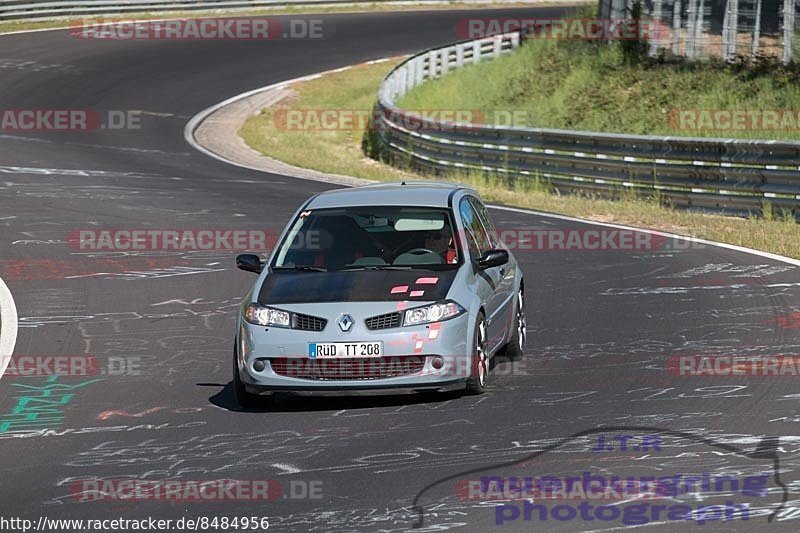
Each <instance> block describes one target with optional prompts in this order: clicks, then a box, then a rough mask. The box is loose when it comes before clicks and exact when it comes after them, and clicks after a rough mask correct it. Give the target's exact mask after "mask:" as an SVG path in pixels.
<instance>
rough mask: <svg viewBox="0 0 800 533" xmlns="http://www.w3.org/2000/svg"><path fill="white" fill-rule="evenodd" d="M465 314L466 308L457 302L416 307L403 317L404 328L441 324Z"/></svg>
mask: <svg viewBox="0 0 800 533" xmlns="http://www.w3.org/2000/svg"><path fill="white" fill-rule="evenodd" d="M463 312H464V308H463V307H461V306H460V305H458V304H457V303H455V302H438V303H435V304H431V305H426V306H425V307H415V308H414V309H408V310H407V311H406V314H405V316H404V317H403V325H404V326H418V325H420V324H430V323H431V322H441V321H442V320H448V319H450V318H453V317H454V316H458V315H460V314H461V313H463Z"/></svg>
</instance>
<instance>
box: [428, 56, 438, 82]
mask: <svg viewBox="0 0 800 533" xmlns="http://www.w3.org/2000/svg"><path fill="white" fill-rule="evenodd" d="M438 60H439V54H438V53H436V50H431V51H430V52H428V77H429V78H435V77H436V75H437V74H438V73H439V65H438V64H437V62H438Z"/></svg>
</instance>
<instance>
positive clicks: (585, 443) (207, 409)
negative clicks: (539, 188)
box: [0, 8, 800, 532]
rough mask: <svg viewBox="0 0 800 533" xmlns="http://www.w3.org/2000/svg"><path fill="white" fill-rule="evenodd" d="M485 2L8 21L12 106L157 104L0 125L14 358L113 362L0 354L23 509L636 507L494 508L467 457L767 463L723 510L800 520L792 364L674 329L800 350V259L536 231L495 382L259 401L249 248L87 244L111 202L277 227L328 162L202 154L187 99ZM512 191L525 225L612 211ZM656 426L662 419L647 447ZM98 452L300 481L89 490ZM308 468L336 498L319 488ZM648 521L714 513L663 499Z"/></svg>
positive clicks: (287, 521) (431, 515)
mask: <svg viewBox="0 0 800 533" xmlns="http://www.w3.org/2000/svg"><path fill="white" fill-rule="evenodd" d="M510 13H512V11H505V12H503V13H487V12H481V15H479V16H485V17H488V16H493V15H494V16H499V15H501V14H503V15H507V14H510ZM560 13H561V10H560V9H555V8H552V9H548V8H543V9H538V10H527V11H518V12H516V14H517V15H518V16H519V15H520V14H528V15H530V14H535V15H536V16H539V17H554V16H558V15H559V14H560ZM465 16H466V14H465V13H464V12H450V13H445V12H435V13H433V12H432V13H403V14H388V13H387V14H375V15H371V14H359V15H349V14H348V15H329V16H325V17H323V18H324V19H325V20H326V21H332V22H333V23H334V24H335V27H336V31H335V34H334V35H333V36H332V37H330V38H328V39H324V40H320V41H315V40H299V41H286V40H276V41H238V42H231V41H214V42H209V41H204V42H186V41H87V40H80V39H76V38H73V37H71V36H70V35H69V34H68V33H67V32H65V31H49V32H39V33H29V34H22V35H11V36H3V37H0V108H6V109H82V108H92V109H97V110H119V109H123V110H140V111H143V112H145V113H144V115H143V120H142V126H141V129H140V130H126V131H103V130H98V131H95V132H38V133H35V132H31V133H19V132H8V131H0V235H2V239H0V250H1V252H0V277H1V278H2V279H3V280H4V281H5V282H6V283H7V284H8V286H9V288H10V290H11V292H12V294H13V296H14V299H15V301H16V307H17V311H18V315H19V334H18V338H17V343H16V348H15V350H14V354H15V358H19V357H20V356H22V355H32V356H44V355H85V354H89V355H91V356H93V357H95V358H97V360H99V361H100V362H101V363H102V366H103V368H110V366H114V368H116V369H117V371H115V372H106V373H105V374H98V375H93V376H88V377H74V376H53V377H44V376H38V377H18V376H13V375H6V376H4V377H3V378H2V379H0V475H1V476H2V484H0V502H1V503H0V515H1V516H2V517H5V518H9V517H21V518H26V519H30V520H33V521H34V523H37V521H38V520H39V518H40V517H47V518H50V519H52V518H75V519H111V518H127V519H142V518H147V517H154V518H161V519H172V520H177V519H180V518H182V517H189V518H198V517H209V518H213V517H219V518H221V517H228V518H230V519H233V518H234V517H237V516H239V517H241V516H248V517H266V518H268V519H269V522H270V529H271V530H276V531H326V532H327V531H404V530H408V529H411V528H412V527H413V526H414V525H415V524H416V525H420V522H419V519H420V515H418V514H417V511H418V510H420V509H421V510H422V525H423V527H425V528H435V529H436V530H444V529H450V528H453V529H461V530H463V531H485V530H487V529H490V528H493V527H495V526H496V527H497V530H498V531H503V530H508V531H516V530H531V529H537V530H559V531H576V530H615V529H617V528H620V527H622V526H623V524H622V523H621V522H620V520H619V519H615V520H606V521H603V520H600V519H596V518H595V519H593V520H588V519H584V518H581V516H580V514H579V515H577V517H571V518H570V517H569V516H568V515H569V511H568V510H567V511H563V512H564V513H565V514H564V515H563V516H564V517H566V518H564V519H554V518H550V519H549V520H547V521H546V522H539V520H538V518H536V516H537V515H533V519H532V520H529V521H526V520H525V519H524V518H525V517H524V513H521V514H519V516H517V517H516V518H513V519H512V518H511V517H512V516H513V514H514V512H515V510H516V512H517V513H519V509H520V508H521V506H522V503H521V502H512V503H507V504H506V507H504V510H503V511H502V513H503V516H505V518H503V519H502V520H498V517H497V515H496V513H499V512H501V511H498V510H497V509H495V504H494V503H486V502H483V503H481V502H476V501H470V500H469V499H468V498H464V497H460V496H463V494H461V495H459V487H462V488H463V483H461V484H459V482H460V481H463V480H467V479H470V476H472V478H471V479H475V476H481V475H498V476H507V475H520V476H521V475H526V476H539V475H541V474H543V473H549V474H553V475H563V474H566V473H570V472H578V473H581V472H591V473H592V474H595V475H599V473H600V472H605V473H606V474H608V475H610V473H611V472H625V473H628V474H631V475H637V476H641V475H645V476H647V475H656V476H659V475H673V474H679V473H681V474H688V473H694V474H698V473H701V472H724V473H726V474H728V475H731V476H739V477H743V476H746V475H756V474H757V473H760V472H769V473H770V477H769V487H768V489H769V490H766V491H764V493H761V494H759V495H757V496H753V495H743V494H741V493H740V494H738V500H736V502H737V503H741V502H742V501H744V500H747V502H748V503H749V504H750V516H749V517H748V518H749V520H748V521H744V520H741V519H732V520H729V521H722V520H721V519H717V520H713V521H709V522H707V523H706V524H705V525H704V526H702V527H704V528H706V529H707V530H709V531H718V530H737V531H743V530H753V531H769V530H774V531H797V530H798V529H800V522H797V521H795V520H794V518H796V515H797V514H798V513H797V512H796V511H797V509H798V507H800V501H798V500H797V499H796V498H797V497H796V495H795V491H796V490H797V487H798V485H797V483H798V480H800V454H798V452H799V451H800V429H799V428H798V425H800V413H798V404H800V387H798V385H797V383H798V377H796V376H795V377H791V376H781V377H775V376H760V377H746V376H745V377H741V376H732V377H731V376H729V377H724V376H716V377H702V376H700V377H687V376H680V375H674V373H670V372H668V371H667V366H668V365H667V363H668V361H669V360H670V357H673V356H679V355H764V356H766V355H784V356H787V355H789V356H791V355H800V276H798V268H797V267H796V266H793V265H791V264H786V263H782V262H779V261H776V260H773V259H769V258H765V257H760V256H756V255H752V254H748V253H743V252H738V251H732V250H727V249H723V248H718V247H713V246H693V247H689V248H687V246H686V245H685V243H683V242H678V241H673V240H671V239H670V240H666V242H663V243H661V245H659V246H657V247H655V248H656V249H653V250H644V251H636V252H631V251H619V250H597V251H549V252H544V251H525V250H521V251H519V252H517V257H518V258H519V260H520V261H521V263H522V265H523V268H524V272H525V276H526V289H527V312H528V327H529V331H528V333H529V343H528V347H527V349H526V354H525V356H524V357H522V358H520V359H518V360H516V361H513V362H512V361H505V360H501V361H498V363H497V365H496V367H495V369H494V371H493V373H492V374H491V375H490V386H491V387H490V390H489V392H488V393H487V394H485V395H483V396H479V397H462V396H460V395H458V394H454V393H447V394H441V395H432V394H425V395H421V394H419V395H418V394H415V393H408V394H403V395H380V396H369V395H349V396H343V397H330V396H309V395H282V396H281V397H279V398H278V402H277V406H276V408H274V409H272V410H268V411H241V410H238V409H237V408H236V406H235V404H234V402H233V394H232V390H231V384H230V380H231V371H230V367H231V344H232V340H233V337H234V333H235V332H234V317H235V311H236V308H237V306H238V304H239V302H240V299H241V297H242V296H243V295H244V293H245V292H246V291H247V289H248V288H249V287H250V285H251V284H252V282H253V281H254V277H253V276H252V275H250V274H247V273H245V272H242V271H239V270H236V269H235V267H234V264H233V254H232V253H229V252H224V251H218V252H188V253H184V252H158V251H154V252H136V253H120V252H116V253H91V252H88V253H87V252H81V251H79V250H75V249H73V248H71V247H70V246H69V245H68V244H67V242H66V241H67V239H68V235H69V233H70V232H71V231H73V230H80V229H91V228H128V229H145V228H156V229H157V228H185V229H193V228H197V229H203V228H206V229H207V228H227V229H264V228H266V229H268V230H274V231H279V230H280V229H281V227H282V226H283V224H284V223H285V221H286V219H287V217H289V216H290V215H291V214H292V213H293V211H294V210H295V209H296V207H297V206H298V205H299V204H300V203H301V202H302V201H303V200H304V199H305V198H307V197H308V196H309V195H311V194H312V193H315V192H317V191H321V190H324V189H326V188H330V186H329V185H326V184H324V183H318V182H314V181H304V180H296V179H292V178H289V177H285V176H280V175H270V174H263V173H258V172H251V171H246V170H243V169H240V168H235V167H233V166H227V165H225V164H224V163H221V162H219V161H216V160H213V159H211V158H208V157H206V156H204V155H202V154H200V153H198V152H196V151H194V150H193V149H192V148H191V147H190V146H189V145H187V144H186V143H185V141H184V139H183V127H184V125H185V124H186V122H187V121H188V120H189V119H190V118H191V117H192V116H193V115H194V114H195V113H197V112H199V111H200V110H202V109H204V108H206V107H208V106H210V105H212V104H215V103H217V102H219V101H221V100H224V99H226V98H228V97H230V96H232V95H235V94H238V93H241V92H243V91H246V90H249V89H253V88H256V87H260V86H263V85H267V84H269V83H274V82H278V81H281V80H284V79H289V78H294V77H297V76H301V75H304V74H310V73H314V72H318V71H322V70H327V69H332V68H336V67H341V66H345V65H349V64H353V63H357V62H361V61H365V60H370V59H376V58H380V57H386V56H392V55H397V54H402V53H409V52H412V51H415V50H419V49H423V48H426V47H429V46H433V45H436V44H444V43H447V42H452V41H455V40H457V37H456V36H455V34H454V31H453V27H454V24H455V21H456V20H458V19H460V18H464V17H465ZM493 216H494V218H495V222H496V224H497V225H498V226H499V227H501V228H513V229H515V230H516V229H552V230H573V229H578V230H583V229H599V228H596V227H595V228H593V227H592V226H587V225H585V224H582V223H578V222H572V221H565V220H560V219H556V218H550V217H543V216H539V215H534V214H530V213H520V212H513V211H505V210H496V209H495V210H493ZM606 229H608V228H606ZM2 327H7V325H6V324H4V325H3V326H2ZM2 355H3V356H4V357H7V355H8V354H2ZM606 426H610V427H616V428H620V429H614V430H608V431H606V430H600V432H601V433H602V432H603V431H606V433H607V435H608V439H609V440H611V439H612V438H613V437H614V436H615V435H618V434H619V435H630V436H633V439H634V440H632V441H631V442H636V443H637V448H636V449H635V450H634V451H635V452H636V453H632V452H631V450H630V449H627V450H626V449H622V448H620V447H616V448H614V449H613V450H603V451H592V448H593V447H594V445H595V443H596V442H597V438H598V435H599V434H601V433H592V431H594V430H596V429H597V428H603V427H606ZM625 428H637V429H625ZM669 431H680V432H685V434H680V435H678V434H675V433H669ZM581 432H584V433H583V435H582V436H581V435H580V434H581ZM587 432H588V433H587ZM574 435H579V436H577V437H574V438H573V436H574ZM770 436H774V437H780V440H778V441H775V440H774V439H764V437H770ZM644 438H649V439H651V442H652V439H653V438H657V439H660V440H659V442H660V443H661V445H660V446H658V447H653V448H650V449H647V448H646V447H645V446H644V445H643V443H642V442H641V441H642V440H643V439H644ZM561 439H564V440H563V441H562V440H561ZM639 445H642V447H641V449H640V448H638V446H639ZM548 446H550V447H549V448H546V447H548ZM545 449H546V453H544V454H538V455H536V452H541V451H542V450H545ZM756 450H758V452H755V451H756ZM640 452H642V453H640ZM644 452H646V453H644ZM532 454H533V455H532ZM776 465H779V466H778V467H777V468H778V471H777V472H779V474H780V475H779V478H780V482H778V476H776V472H775V470H774V469H775V466H776ZM471 471H473V472H471ZM470 472H471V473H470ZM475 472H479V473H477V474H476V473H475ZM448 478H449V480H448ZM87 479H88V480H91V479H111V480H116V482H119V481H120V480H150V481H156V480H166V479H170V480H173V479H174V480H219V479H245V480H276V481H277V482H279V484H280V490H279V491H278V492H277V493H272V492H271V493H270V494H271V497H274V498H275V499H272V500H269V501H264V500H252V499H238V500H226V501H175V500H164V499H160V500H157V501H153V500H146V501H131V500H129V499H128V500H126V499H114V498H111V497H105V498H97V497H87V496H86V494H85V493H84V492H81V490H80V488H81V487H83V488H85V487H86V486H87V485H86V484H82V481H81V480H87ZM275 486H277V485H274V486H273V487H275ZM76 487H77V489H76ZM309 487H310V488H311V490H312V492H313V491H316V492H314V494H315V496H316V497H314V498H308V497H307V496H306V495H305V491H306V489H309ZM423 489H426V490H423ZM317 492H318V494H317ZM734 492H735V491H734ZM304 496H306V497H304ZM716 496H718V495H714V496H713V497H716ZM713 497H712V499H713ZM731 498H733V497H730V498H728V497H725V498H722V499H723V500H731ZM784 498H785V499H786V500H787V501H786V502H785V503H783V505H782V507H781V508H780V509H779V507H780V506H781V502H782V500H783V499H784ZM734 499H735V498H734ZM693 503H694V504H695V505H697V504H699V503H702V501H700V500H698V501H696V502H693ZM415 504H418V505H419V507H415ZM517 504H519V505H517ZM766 514H773V517H774V519H773V520H772V521H771V522H769V523H768V522H767V517H766ZM568 518H569V519H568ZM717 518H719V517H717ZM709 520H712V519H711V518H709ZM648 527H650V528H651V529H658V530H663V531H674V530H676V529H682V528H690V527H691V528H696V527H700V526H695V525H694V524H690V523H687V522H685V521H680V520H678V521H676V519H675V518H672V519H665V515H662V516H660V517H658V518H656V519H654V520H650V524H649V525H648ZM0 529H4V530H8V531H11V529H10V528H9V529H5V528H0ZM47 530H51V531H61V530H63V531H67V530H69V529H67V528H64V529H61V530H59V529H55V528H53V527H51V528H49V529H47ZM175 530H177V529H175ZM229 530H234V529H229ZM421 530H424V529H421ZM701 530H702V529H701Z"/></svg>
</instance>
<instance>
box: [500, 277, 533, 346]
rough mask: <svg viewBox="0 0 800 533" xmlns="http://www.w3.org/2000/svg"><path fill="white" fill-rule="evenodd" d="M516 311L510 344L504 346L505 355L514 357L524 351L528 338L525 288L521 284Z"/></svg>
mask: <svg viewBox="0 0 800 533" xmlns="http://www.w3.org/2000/svg"><path fill="white" fill-rule="evenodd" d="M516 300H517V301H516V306H515V313H514V332H513V333H512V334H511V338H510V339H509V340H508V344H506V345H505V346H504V347H503V355H506V356H508V357H511V358H514V357H519V356H521V355H522V354H523V353H524V350H525V341H526V340H527V337H528V333H527V327H528V325H527V321H526V319H525V290H524V289H523V286H522V285H520V286H519V290H518V291H517V297H516Z"/></svg>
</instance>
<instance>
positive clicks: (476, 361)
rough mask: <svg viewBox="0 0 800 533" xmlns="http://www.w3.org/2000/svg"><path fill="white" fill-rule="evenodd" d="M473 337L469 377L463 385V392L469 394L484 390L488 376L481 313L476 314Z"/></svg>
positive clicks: (484, 322)
mask: <svg viewBox="0 0 800 533" xmlns="http://www.w3.org/2000/svg"><path fill="white" fill-rule="evenodd" d="M473 338H474V341H473V343H472V344H473V346H472V358H471V363H470V377H469V378H467V385H466V387H465V392H466V393H467V394H470V395H475V394H483V393H484V392H486V381H487V378H488V377H489V355H488V354H487V352H486V318H484V316H483V313H480V314H479V315H478V321H477V322H476V323H475V333H474V335H473Z"/></svg>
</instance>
